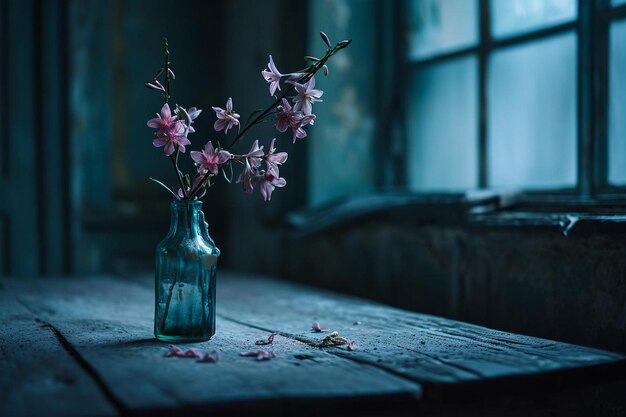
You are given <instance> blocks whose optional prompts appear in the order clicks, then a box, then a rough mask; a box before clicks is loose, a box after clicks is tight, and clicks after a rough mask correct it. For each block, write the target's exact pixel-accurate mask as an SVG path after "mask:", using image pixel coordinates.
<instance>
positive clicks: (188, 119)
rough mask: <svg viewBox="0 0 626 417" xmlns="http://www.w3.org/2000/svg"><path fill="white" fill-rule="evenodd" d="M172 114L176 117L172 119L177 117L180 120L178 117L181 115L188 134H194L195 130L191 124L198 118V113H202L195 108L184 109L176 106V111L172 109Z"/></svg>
mask: <svg viewBox="0 0 626 417" xmlns="http://www.w3.org/2000/svg"><path fill="white" fill-rule="evenodd" d="M174 113H176V116H174V118H176V117H178V118H179V119H180V117H179V116H181V115H182V119H183V122H184V123H186V125H187V132H188V133H194V132H195V131H196V129H194V128H193V126H192V124H193V121H194V120H195V119H196V118H197V117H198V116H200V113H202V110H200V109H197V108H195V107H190V108H189V109H185V108H183V107H180V106H178V105H177V106H176V109H174Z"/></svg>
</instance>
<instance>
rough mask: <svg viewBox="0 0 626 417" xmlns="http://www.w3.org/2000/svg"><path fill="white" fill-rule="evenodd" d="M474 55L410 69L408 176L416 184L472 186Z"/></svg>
mask: <svg viewBox="0 0 626 417" xmlns="http://www.w3.org/2000/svg"><path fill="white" fill-rule="evenodd" d="M477 80H478V78H477V60H476V58H474V57H468V58H461V59H458V60H455V61H453V62H447V63H443V64H436V65H433V66H430V67H428V68H424V69H419V70H417V71H416V72H415V74H414V75H413V77H412V79H411V83H410V86H409V88H410V89H409V90H408V91H410V93H409V94H408V95H407V100H408V102H407V109H408V112H407V116H408V119H407V120H408V123H407V128H408V137H409V138H410V140H409V144H408V163H409V168H408V176H409V181H408V182H409V186H410V187H411V188H413V189H416V190H435V189H443V188H446V189H452V188H467V187H475V186H477V178H478V173H477V172H478V170H477V160H478V141H477V133H478V126H477V120H478V111H477Z"/></svg>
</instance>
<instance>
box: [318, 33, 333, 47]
mask: <svg viewBox="0 0 626 417" xmlns="http://www.w3.org/2000/svg"><path fill="white" fill-rule="evenodd" d="M320 36H321V37H322V40H323V41H324V43H325V44H326V45H327V46H328V47H329V48H330V47H331V46H330V39H328V35H327V34H325V33H324V32H320Z"/></svg>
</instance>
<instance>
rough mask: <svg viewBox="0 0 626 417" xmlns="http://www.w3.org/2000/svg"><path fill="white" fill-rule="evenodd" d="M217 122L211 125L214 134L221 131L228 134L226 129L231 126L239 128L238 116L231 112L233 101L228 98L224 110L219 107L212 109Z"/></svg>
mask: <svg viewBox="0 0 626 417" xmlns="http://www.w3.org/2000/svg"><path fill="white" fill-rule="evenodd" d="M213 110H215V115H216V116H217V120H216V121H215V124H214V125H213V129H215V131H216V132H219V131H220V130H223V131H224V133H225V134H226V133H228V129H230V128H231V127H233V126H239V115H238V114H237V113H235V112H234V111H233V99H232V98H230V97H228V101H226V110H224V109H222V108H221V107H213Z"/></svg>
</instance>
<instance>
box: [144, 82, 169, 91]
mask: <svg viewBox="0 0 626 417" xmlns="http://www.w3.org/2000/svg"><path fill="white" fill-rule="evenodd" d="M144 85H145V86H146V88H149V89H150V90H159V91H165V90H164V89H163V87H159V86H158V85H156V84H153V83H145V84H144Z"/></svg>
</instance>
